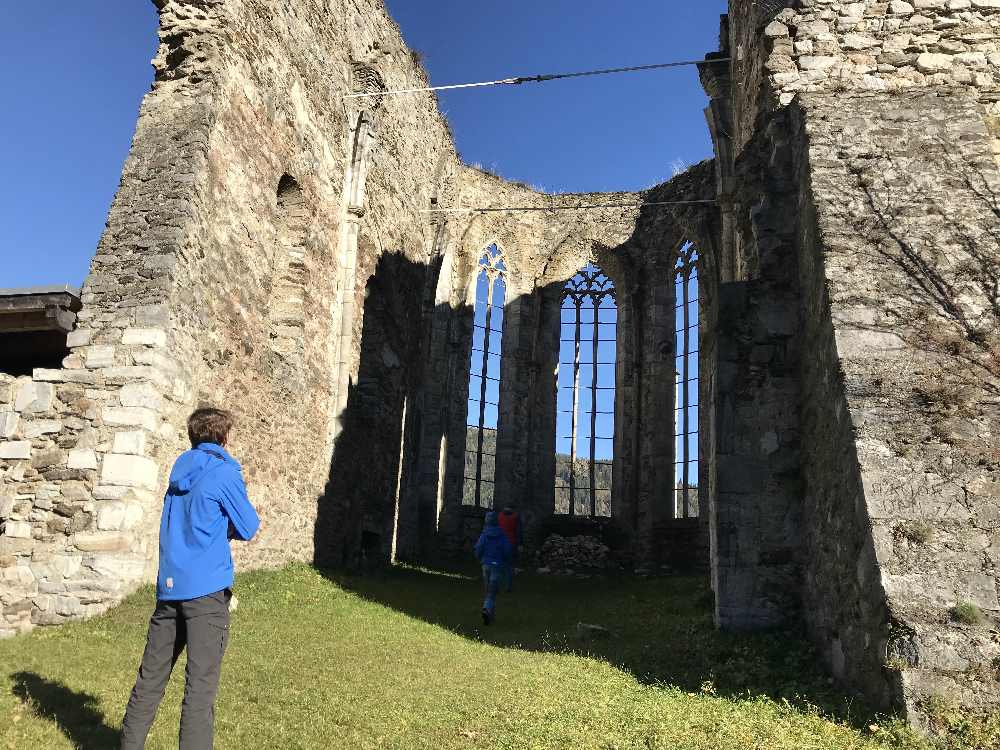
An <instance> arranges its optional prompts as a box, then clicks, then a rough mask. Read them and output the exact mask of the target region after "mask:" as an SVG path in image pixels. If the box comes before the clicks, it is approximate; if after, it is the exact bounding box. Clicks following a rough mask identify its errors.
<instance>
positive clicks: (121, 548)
mask: <svg viewBox="0 0 1000 750" xmlns="http://www.w3.org/2000/svg"><path fill="white" fill-rule="evenodd" d="M72 542H73V546H75V547H76V548H77V549H78V550H80V551H81V552H127V551H128V550H129V546H130V545H129V540H128V537H127V536H125V535H123V534H102V533H98V534H74V535H73V537H72Z"/></svg>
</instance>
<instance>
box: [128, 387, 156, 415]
mask: <svg viewBox="0 0 1000 750" xmlns="http://www.w3.org/2000/svg"><path fill="white" fill-rule="evenodd" d="M119 399H120V400H121V404H122V406H124V407H141V408H145V409H150V410H152V411H157V410H159V408H160V407H161V406H162V404H163V397H162V396H161V395H160V392H159V390H158V389H157V388H156V387H155V386H154V385H153V384H152V383H128V384H127V385H124V386H122V388H121V391H119Z"/></svg>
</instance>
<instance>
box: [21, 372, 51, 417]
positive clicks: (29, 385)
mask: <svg viewBox="0 0 1000 750" xmlns="http://www.w3.org/2000/svg"><path fill="white" fill-rule="evenodd" d="M54 398H55V388H54V387H53V386H52V385H51V384H50V383H36V382H34V381H31V380H26V381H23V382H22V383H21V384H20V386H19V387H18V389H17V396H16V397H15V399H14V411H19V412H22V413H24V414H37V413H41V412H47V411H49V410H50V409H51V408H52V400H53V399H54Z"/></svg>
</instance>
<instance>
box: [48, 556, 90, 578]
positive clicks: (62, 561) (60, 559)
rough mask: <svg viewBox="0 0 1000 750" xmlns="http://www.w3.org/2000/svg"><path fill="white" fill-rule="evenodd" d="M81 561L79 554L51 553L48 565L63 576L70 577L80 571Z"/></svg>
mask: <svg viewBox="0 0 1000 750" xmlns="http://www.w3.org/2000/svg"><path fill="white" fill-rule="evenodd" d="M82 562H83V558H82V557H81V556H80V555H53V557H52V560H51V561H50V562H49V566H50V567H51V568H52V569H53V570H54V571H55V572H56V573H58V574H59V575H61V576H62V577H63V578H72V577H73V576H75V575H76V574H77V573H79V572H80V565H81V563H82Z"/></svg>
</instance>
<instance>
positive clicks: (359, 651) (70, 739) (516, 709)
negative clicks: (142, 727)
mask: <svg viewBox="0 0 1000 750" xmlns="http://www.w3.org/2000/svg"><path fill="white" fill-rule="evenodd" d="M479 592H480V588H479V583H478V581H476V580H475V578H474V577H473V576H472V575H465V574H460V573H441V572H436V571H429V570H422V569H416V568H395V569H393V570H391V571H388V572H385V573H381V574H377V575H371V576H365V577H356V576H341V575H329V576H326V575H323V574H321V573H319V572H317V571H315V570H313V569H311V568H307V567H304V566H295V567H291V568H287V569H285V570H281V571H274V572H262V573H252V574H247V575H242V576H240V577H239V580H238V581H237V594H238V596H239V598H240V607H239V610H238V611H237V612H236V614H235V615H234V619H233V632H232V639H231V642H230V648H229V651H228V653H227V655H226V663H225V667H224V674H223V685H222V689H221V691H220V694H219V700H218V704H217V718H216V735H217V741H216V747H217V748H352V749H353V748H407V749H410V748H435V749H437V748H511V749H512V750H513V749H516V750H528V749H531V748H573V749H574V750H584V749H585V748H595V749H600V750H611V749H612V748H614V749H621V750H624V749H625V748H642V749H643V750H652V749H654V748H663V749H664V750H667V749H669V750H689V749H690V750H695V749H698V748H711V749H712V750H727V749H729V748H732V749H733V750H737V749H738V750H750V749H753V748H760V749H762V750H763V749H765V748H766V750H778V749H779V748H789V749H791V748H795V750H800V749H803V748H906V747H918V745H917V744H916V741H915V740H913V739H912V738H908V736H907V734H906V733H905V731H904V730H902V729H901V728H900V727H899V725H898V724H892V723H890V722H877V721H876V720H875V719H874V718H873V717H870V716H867V715H865V714H864V713H863V712H862V711H860V710H859V709H858V708H857V707H854V708H853V709H852V707H851V706H850V705H849V704H845V703H844V702H843V701H842V700H841V699H839V698H838V694H837V693H836V691H834V690H833V689H832V687H831V686H830V685H829V684H828V683H827V681H826V679H825V678H824V677H823V676H822V675H820V674H819V673H817V672H816V671H815V667H814V666H813V664H814V658H813V656H812V655H811V654H809V653H808V652H807V651H806V650H805V649H804V648H803V647H802V646H800V645H799V641H798V640H797V639H795V638H793V637H791V636H790V635H788V634H772V635H768V636H735V635H725V634H719V633H717V632H715V631H714V630H713V629H712V628H711V624H710V617H709V613H708V610H707V607H706V597H705V594H706V592H705V591H704V590H703V589H702V588H701V584H700V583H699V582H697V581H694V580H692V579H664V580H651V581H635V580H622V581H600V582H598V581H582V580H569V581H567V580H564V579H553V578H540V577H534V576H523V577H521V578H519V579H518V581H517V591H515V593H514V594H513V595H512V596H507V597H505V598H501V600H500V603H499V620H498V622H497V624H495V625H494V626H492V627H490V628H483V627H482V626H481V625H480V624H479V623H478V617H477V615H478V606H479ZM152 603H153V595H152V591H151V590H148V589H147V590H143V591H142V592H140V593H139V594H137V595H135V596H133V597H131V598H130V599H128V600H127V601H126V602H125V603H124V604H123V605H121V606H120V607H118V608H117V609H115V610H113V611H112V612H110V613H109V614H108V615H106V616H104V617H101V618H98V619H95V620H91V621H89V622H83V623H74V624H72V625H68V626H65V627H62V628H56V629H44V630H41V631H36V632H35V633H32V634H30V635H28V636H24V637H19V638H15V639H12V640H8V641H0V748H4V749H7V748H18V750H27V749H28V748H32V749H33V748H46V749H48V748H52V749H53V750H55V749H56V748H70V747H79V748H84V750H98V749H103V748H113V747H116V746H117V744H116V743H117V740H118V728H119V726H120V722H121V714H122V711H123V709H124V706H125V703H126V701H127V699H128V693H129V690H130V689H131V686H132V681H133V679H134V676H135V669H136V667H137V666H138V662H139V658H140V656H141V652H142V647H143V645H144V639H145V631H146V623H147V620H148V617H149V614H150V611H151V607H152ZM578 622H585V623H594V624H600V625H603V626H605V627H607V628H609V629H610V630H611V631H612V635H611V636H610V637H606V638H597V639H594V638H593V636H589V637H588V636H586V635H583V634H581V633H580V631H579V630H578V629H577V627H576V625H577V623H578ZM182 667H183V663H181V664H179V665H178V668H177V669H176V670H175V674H174V677H173V679H172V680H171V684H170V687H169V688H168V691H167V696H166V698H165V700H164V703H163V705H162V707H161V710H160V713H159V715H158V717H157V720H156V724H155V725H154V727H153V731H152V734H151V736H150V741H149V744H148V747H150V748H170V747H176V746H177V745H176V743H177V725H178V718H179V710H180V709H179V705H180V697H181V692H182V687H183V679H182V678H183V668H182Z"/></svg>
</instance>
